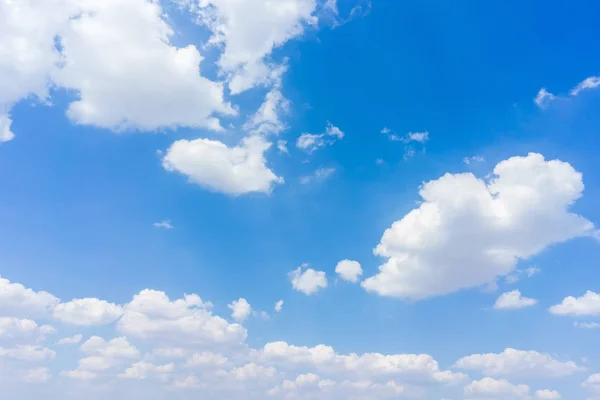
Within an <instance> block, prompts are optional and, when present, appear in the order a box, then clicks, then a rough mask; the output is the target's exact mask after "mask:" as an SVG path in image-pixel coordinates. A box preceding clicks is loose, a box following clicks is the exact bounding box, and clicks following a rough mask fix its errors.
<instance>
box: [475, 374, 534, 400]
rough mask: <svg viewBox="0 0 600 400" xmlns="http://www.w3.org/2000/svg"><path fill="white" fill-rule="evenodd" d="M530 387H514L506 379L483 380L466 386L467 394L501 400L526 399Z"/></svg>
mask: <svg viewBox="0 0 600 400" xmlns="http://www.w3.org/2000/svg"><path fill="white" fill-rule="evenodd" d="M528 393H529V386H527V385H513V384H512V383H510V382H509V381H507V380H506V379H493V378H483V379H481V380H479V381H473V382H471V383H470V384H468V385H467V386H465V394H467V395H475V396H485V397H494V398H501V399H525V398H527V397H528Z"/></svg>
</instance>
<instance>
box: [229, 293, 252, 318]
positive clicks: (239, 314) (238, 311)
mask: <svg viewBox="0 0 600 400" xmlns="http://www.w3.org/2000/svg"><path fill="white" fill-rule="evenodd" d="M227 307H229V309H230V310H231V311H232V312H231V317H232V318H233V319H234V320H236V321H237V322H244V321H245V320H246V319H248V317H249V316H250V314H252V306H250V303H248V301H247V300H246V299H244V298H240V299H239V300H235V301H234V302H233V303H231V304H229V305H228V306H227Z"/></svg>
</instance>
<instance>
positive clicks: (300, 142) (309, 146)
mask: <svg viewBox="0 0 600 400" xmlns="http://www.w3.org/2000/svg"><path fill="white" fill-rule="evenodd" d="M343 138H344V132H342V130H341V129H340V128H338V127H337V126H334V125H333V124H332V123H331V122H329V121H327V126H326V127H325V132H323V133H319V134H313V133H303V134H302V135H300V137H299V138H298V139H297V140H296V147H297V148H299V149H301V150H304V151H305V152H307V153H309V154H311V153H312V152H314V151H315V150H317V149H319V148H321V147H323V146H326V145H329V146H331V145H332V144H334V143H335V142H336V141H337V140H341V139H343Z"/></svg>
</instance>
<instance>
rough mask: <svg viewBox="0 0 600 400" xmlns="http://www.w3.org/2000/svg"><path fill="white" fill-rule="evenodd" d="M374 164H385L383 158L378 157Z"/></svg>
mask: <svg viewBox="0 0 600 400" xmlns="http://www.w3.org/2000/svg"><path fill="white" fill-rule="evenodd" d="M375 164H377V165H383V164H385V161H383V159H381V158H378V159H377V160H375Z"/></svg>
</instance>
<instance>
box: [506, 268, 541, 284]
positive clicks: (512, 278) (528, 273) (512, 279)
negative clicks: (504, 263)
mask: <svg viewBox="0 0 600 400" xmlns="http://www.w3.org/2000/svg"><path fill="white" fill-rule="evenodd" d="M541 271H542V270H541V269H539V268H538V267H536V266H533V267H529V268H525V269H517V270H515V271H513V272H512V273H511V274H510V275H507V276H506V277H505V278H504V282H505V283H506V284H509V285H511V284H513V283H517V282H518V281H519V280H520V279H521V277H522V276H525V277H526V278H531V277H532V276H534V275H536V274H538V273H539V272H541Z"/></svg>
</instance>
